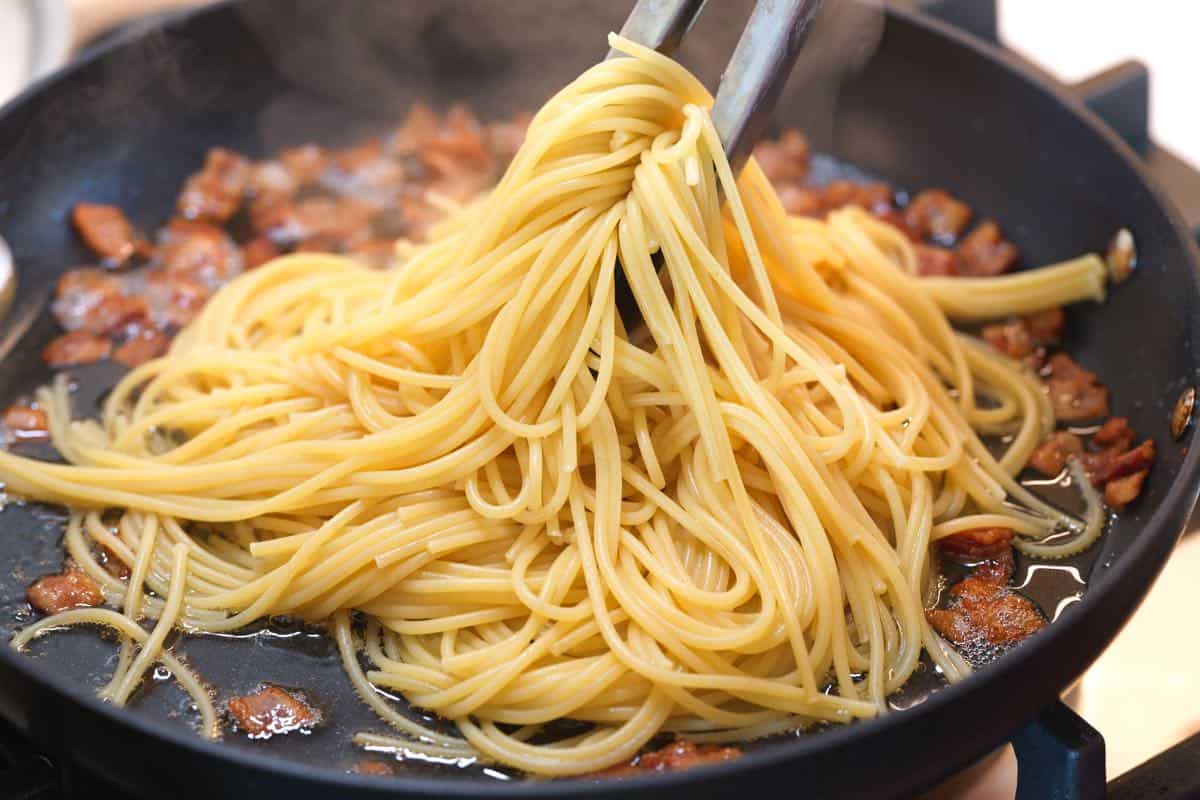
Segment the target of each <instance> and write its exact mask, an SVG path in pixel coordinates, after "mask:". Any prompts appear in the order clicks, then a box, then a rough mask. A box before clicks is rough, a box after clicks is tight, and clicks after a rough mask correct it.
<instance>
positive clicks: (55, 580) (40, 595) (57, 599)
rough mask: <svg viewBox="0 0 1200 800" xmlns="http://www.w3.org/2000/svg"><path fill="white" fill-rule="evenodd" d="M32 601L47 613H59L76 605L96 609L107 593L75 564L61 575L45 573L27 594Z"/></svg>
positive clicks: (36, 606)
mask: <svg viewBox="0 0 1200 800" xmlns="http://www.w3.org/2000/svg"><path fill="white" fill-rule="evenodd" d="M26 597H27V598H28V600H29V604H30V605H32V606H33V607H34V608H36V609H37V610H38V611H40V612H42V613H43V614H57V613H59V612H60V611H68V610H70V609H72V608H92V607H94V606H98V605H100V604H101V603H103V602H104V593H103V592H101V591H100V587H99V586H98V585H97V584H96V582H95V581H94V580H92V579H91V578H90V577H88V575H87V574H85V573H84V572H82V571H81V570H80V569H79V568H78V567H77V566H75V565H74V564H68V566H67V568H66V569H64V570H63V571H62V572H61V573H59V574H57V575H45V576H43V577H41V578H38V579H37V580H36V581H34V583H33V585H32V586H30V587H29V591H28V592H27V593H26Z"/></svg>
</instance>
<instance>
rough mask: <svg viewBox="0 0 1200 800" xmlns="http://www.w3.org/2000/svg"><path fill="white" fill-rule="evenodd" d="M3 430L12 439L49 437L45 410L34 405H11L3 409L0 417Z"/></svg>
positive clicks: (26, 439)
mask: <svg viewBox="0 0 1200 800" xmlns="http://www.w3.org/2000/svg"><path fill="white" fill-rule="evenodd" d="M0 425H3V426H4V432H5V433H6V434H7V435H8V436H9V437H11V438H13V439H18V440H25V441H29V440H38V439H49V438H50V424H49V422H48V421H47V420H46V412H45V411H43V410H42V409H40V408H37V407H35V406H25V405H19V404H17V405H11V406H9V407H8V408H6V409H4V416H3V417H2V418H0Z"/></svg>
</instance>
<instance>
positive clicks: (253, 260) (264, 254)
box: [242, 236, 279, 269]
mask: <svg viewBox="0 0 1200 800" xmlns="http://www.w3.org/2000/svg"><path fill="white" fill-rule="evenodd" d="M278 255H279V248H278V247H277V246H276V245H275V242H273V241H271V239H270V238H268V237H266V236H256V237H254V238H253V239H251V240H250V241H248V242H246V243H245V244H244V245H242V266H243V268H245V269H254V268H255V267H261V266H262V265H263V264H265V263H267V262H268V261H270V260H271V259H273V258H275V257H276V256H278Z"/></svg>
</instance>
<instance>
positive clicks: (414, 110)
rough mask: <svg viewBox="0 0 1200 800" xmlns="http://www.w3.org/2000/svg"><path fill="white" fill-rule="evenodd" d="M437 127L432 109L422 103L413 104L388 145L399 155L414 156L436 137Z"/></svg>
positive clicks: (436, 120) (436, 119)
mask: <svg viewBox="0 0 1200 800" xmlns="http://www.w3.org/2000/svg"><path fill="white" fill-rule="evenodd" d="M438 125H439V121H438V115H437V113H436V112H435V111H434V110H433V109H432V108H430V107H429V106H427V105H425V104H424V103H413V104H412V106H410V107H409V109H408V114H407V116H405V118H404V124H402V125H401V126H400V128H399V129H398V130H397V131H396V133H395V134H393V135H392V140H391V142H390V143H389V145H390V147H391V149H392V150H394V151H395V152H397V153H399V154H401V155H412V154H415V153H417V152H419V151H420V150H421V149H422V148H424V147H425V145H426V144H427V143H428V142H429V140H430V139H432V138H433V137H434V136H436V135H437V132H438Z"/></svg>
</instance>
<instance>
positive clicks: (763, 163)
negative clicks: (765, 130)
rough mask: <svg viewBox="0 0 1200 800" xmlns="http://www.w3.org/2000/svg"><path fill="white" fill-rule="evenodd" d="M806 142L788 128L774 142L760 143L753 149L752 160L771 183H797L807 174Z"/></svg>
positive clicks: (793, 129) (800, 134)
mask: <svg viewBox="0 0 1200 800" xmlns="http://www.w3.org/2000/svg"><path fill="white" fill-rule="evenodd" d="M808 158H809V149H808V140H807V139H805V138H804V134H802V133H800V131H798V130H796V129H795V128H789V129H788V130H786V131H784V132H783V134H782V135H781V136H780V137H779V138H778V139H774V140H767V141H764V142H760V143H759V144H758V146H757V147H755V148H754V160H755V161H757V162H758V166H759V167H761V168H762V171H763V174H764V175H766V176H767V179H768V180H769V181H771V182H772V183H776V182H799V181H802V180H804V176H805V175H807V174H808Z"/></svg>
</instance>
